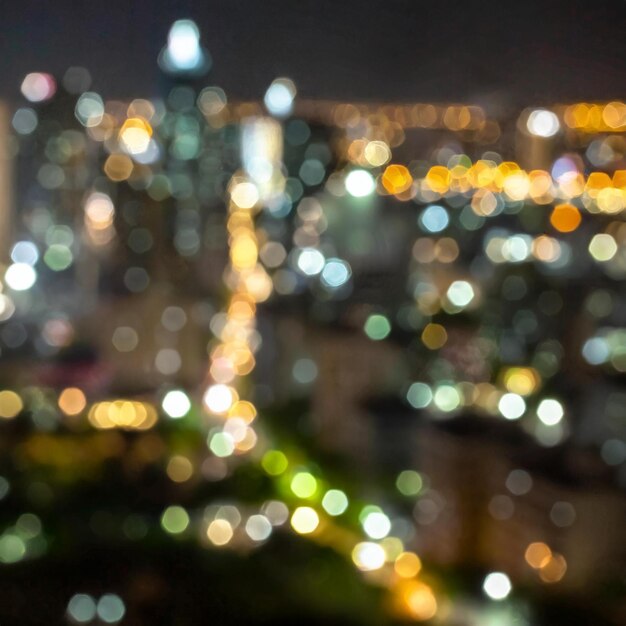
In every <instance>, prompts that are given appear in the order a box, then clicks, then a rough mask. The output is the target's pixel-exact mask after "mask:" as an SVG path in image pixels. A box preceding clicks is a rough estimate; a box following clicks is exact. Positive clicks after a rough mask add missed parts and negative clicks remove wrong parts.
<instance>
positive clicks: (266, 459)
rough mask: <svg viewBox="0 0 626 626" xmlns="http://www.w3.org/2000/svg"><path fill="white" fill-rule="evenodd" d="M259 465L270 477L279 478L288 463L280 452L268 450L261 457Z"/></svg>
mask: <svg viewBox="0 0 626 626" xmlns="http://www.w3.org/2000/svg"><path fill="white" fill-rule="evenodd" d="M261 465H262V466H263V469H264V470H265V471H266V472H267V473H268V474H269V475H270V476H279V475H280V474H282V473H283V472H284V471H285V470H286V469H287V466H288V465H289V461H288V460H287V457H286V456H285V455H284V454H283V453H282V452H281V451H280V450H268V451H267V452H266V453H265V454H264V455H263V459H262V460H261Z"/></svg>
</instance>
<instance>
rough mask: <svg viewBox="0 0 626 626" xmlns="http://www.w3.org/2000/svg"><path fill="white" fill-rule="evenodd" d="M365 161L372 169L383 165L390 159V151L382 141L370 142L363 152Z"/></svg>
mask: <svg viewBox="0 0 626 626" xmlns="http://www.w3.org/2000/svg"><path fill="white" fill-rule="evenodd" d="M363 156H364V157H365V160H366V161H367V162H368V163H369V164H370V165H371V166H373V167H379V166H381V165H384V164H385V163H387V161H389V159H390V158H391V150H390V149H389V146H388V145H387V144H386V143H385V142H384V141H370V142H368V144H367V145H366V146H365V150H364V152H363Z"/></svg>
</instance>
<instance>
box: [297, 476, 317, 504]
mask: <svg viewBox="0 0 626 626" xmlns="http://www.w3.org/2000/svg"><path fill="white" fill-rule="evenodd" d="M291 491H293V492H294V493H295V494H296V495H297V496H298V498H310V497H311V496H312V495H314V494H315V492H316V491H317V480H315V476H313V474H309V472H298V473H297V474H296V475H295V476H294V477H293V478H292V479H291Z"/></svg>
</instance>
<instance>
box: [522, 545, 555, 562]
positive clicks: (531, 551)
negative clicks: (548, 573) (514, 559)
mask: <svg viewBox="0 0 626 626" xmlns="http://www.w3.org/2000/svg"><path fill="white" fill-rule="evenodd" d="M524 558H525V559H526V563H528V565H530V566H531V567H532V568H534V569H541V568H542V567H545V566H546V565H547V564H548V563H549V562H550V559H551V558H552V550H550V548H549V547H548V546H547V545H546V544H545V543H543V542H541V541H537V542H535V543H531V544H529V545H528V547H527V548H526V552H525V554H524Z"/></svg>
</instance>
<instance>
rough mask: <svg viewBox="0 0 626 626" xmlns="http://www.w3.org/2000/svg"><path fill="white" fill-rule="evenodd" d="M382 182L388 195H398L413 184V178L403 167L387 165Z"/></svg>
mask: <svg viewBox="0 0 626 626" xmlns="http://www.w3.org/2000/svg"><path fill="white" fill-rule="evenodd" d="M382 182H383V187H384V188H385V189H386V190H387V191H388V192H389V193H391V194H398V193H402V192H403V191H406V190H407V189H408V188H409V187H410V186H411V185H412V184H413V177H412V176H411V172H409V170H408V169H407V168H406V167H405V166H404V165H389V166H388V167H387V168H386V169H385V171H384V173H383V178H382Z"/></svg>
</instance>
